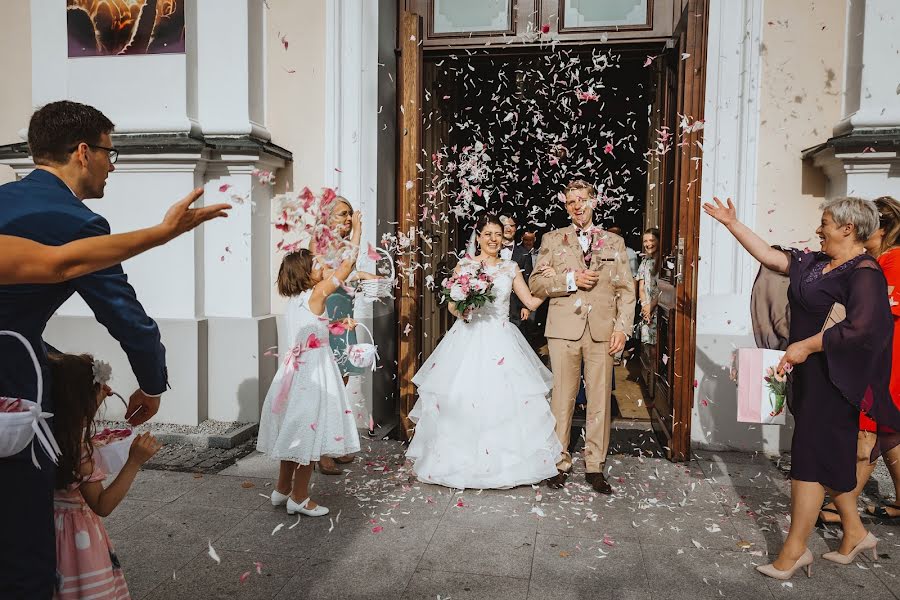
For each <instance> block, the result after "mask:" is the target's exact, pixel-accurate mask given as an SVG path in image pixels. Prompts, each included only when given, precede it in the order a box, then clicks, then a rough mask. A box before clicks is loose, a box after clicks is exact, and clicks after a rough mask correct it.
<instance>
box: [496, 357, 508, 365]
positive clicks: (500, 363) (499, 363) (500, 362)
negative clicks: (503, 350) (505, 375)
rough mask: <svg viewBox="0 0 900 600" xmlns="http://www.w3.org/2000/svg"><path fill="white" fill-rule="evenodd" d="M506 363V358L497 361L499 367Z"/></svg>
mask: <svg viewBox="0 0 900 600" xmlns="http://www.w3.org/2000/svg"><path fill="white" fill-rule="evenodd" d="M505 361H506V357H503V356H501V357H500V360H498V361H497V364H498V365H503V363H504V362H505Z"/></svg>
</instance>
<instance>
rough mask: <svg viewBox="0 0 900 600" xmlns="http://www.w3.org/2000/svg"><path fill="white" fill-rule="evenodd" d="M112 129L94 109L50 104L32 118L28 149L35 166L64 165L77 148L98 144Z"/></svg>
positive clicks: (56, 103)
mask: <svg viewBox="0 0 900 600" xmlns="http://www.w3.org/2000/svg"><path fill="white" fill-rule="evenodd" d="M114 128H115V125H113V122H112V121H110V120H109V119H108V118H107V117H106V115H104V114H103V113H102V112H100V111H99V110H97V109H96V108H94V107H93V106H88V105H87V104H79V103H78V102H71V101H69V100H61V101H59V102H51V103H50V104H46V105H44V106H43V107H42V108H40V109H39V110H37V111H35V113H34V114H33V115H31V121H30V122H29V124H28V148H29V149H30V150H31V156H32V157H33V159H34V164H36V165H53V164H65V163H67V162H68V161H69V155H70V154H71V153H72V149H73V148H75V147H76V146H78V144H80V143H82V142H84V143H85V144H99V143H100V136H101V135H103V134H104V133H112V130H113V129H114Z"/></svg>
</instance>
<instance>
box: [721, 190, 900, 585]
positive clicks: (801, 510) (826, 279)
mask: <svg viewBox="0 0 900 600" xmlns="http://www.w3.org/2000/svg"><path fill="white" fill-rule="evenodd" d="M714 200H715V204H709V203H707V204H704V205H703V209H704V210H705V211H706V213H707V214H708V215H710V216H712V217H713V218H714V219H716V220H717V221H719V222H720V223H722V224H723V225H725V227H726V228H727V229H728V231H729V232H731V234H732V235H734V237H735V238H736V239H737V241H738V242H740V244H741V245H742V246H743V247H744V248H745V249H746V250H747V251H748V252H749V253H750V254H751V255H752V256H753V257H754V258H756V259H757V260H758V261H760V262H761V263H762V264H763V265H764V266H766V267H767V268H769V269H771V270H773V271H776V272H780V273H784V274H786V275H788V276H789V277H790V288H789V291H788V302H789V304H790V312H791V323H790V345H789V346H788V348H787V350H786V351H785V354H784V357H783V358H782V360H781V363H780V364H779V365H778V371H779V372H785V371H786V370H790V371H791V382H792V388H793V402H792V406H791V411H792V412H793V414H794V422H795V427H794V434H793V439H792V441H791V459H792V464H791V525H790V530H789V531H788V535H787V538H786V539H785V542H784V546H783V547H782V548H781V552H780V553H779V554H778V557H777V558H776V559H775V561H774V562H773V563H772V564H768V565H764V566H760V567H757V570H758V571H759V572H760V573H762V574H764V575H767V576H768V577H773V578H775V579H781V580H785V579H790V578H791V577H792V576H793V575H794V573H795V572H796V571H798V570H799V569H804V568H805V569H806V570H807V574H809V569H810V566H811V565H812V562H813V555H812V552H810V550H809V547H808V546H807V539H808V538H809V534H810V533H811V532H812V530H813V527H814V526H815V523H816V519H817V517H818V514H819V510H820V508H821V506H822V500H823V499H824V496H825V492H826V491H827V492H828V493H829V494H830V495H831V497H832V498H833V499H834V501H835V505H836V506H837V510H838V512H839V514H840V517H841V526H842V528H843V530H844V536H843V538H842V540H841V542H840V547H839V548H838V550H837V551H834V552H828V553H826V554H825V555H823V558H825V559H827V560H830V561H833V562H836V563H839V564H850V563H852V562H853V561H854V559H855V558H856V556H857V555H858V554H860V553H861V552H864V551H865V552H871V553H872V554H875V552H876V549H875V548H876V545H877V543H878V539H877V538H876V537H875V536H874V535H873V534H872V533H870V532H868V531H866V528H865V526H864V525H863V523H862V521H861V520H860V516H859V512H858V511H857V508H856V497H855V496H854V494H853V489H854V488H855V487H856V451H857V438H858V431H859V415H860V412H861V411H862V412H865V413H867V414H868V415H869V416H870V417H872V418H873V419H874V420H875V422H876V423H878V432H877V434H876V435H877V441H876V444H875V448H874V449H873V452H872V456H871V457H870V458H871V459H872V460H874V459H875V458H877V457H878V455H880V454H883V453H885V452H888V451H890V450H891V449H892V448H893V447H894V446H896V445H897V444H898V442H900V436H898V434H897V433H896V432H898V431H900V411H898V409H897V407H896V406H894V403H893V402H892V401H891V396H890V391H889V383H890V375H891V373H890V366H891V364H890V360H885V357H890V354H891V348H892V338H893V327H892V325H893V316H892V315H891V307H890V303H889V302H888V286H887V281H886V280H885V277H884V274H883V273H882V271H881V268H880V267H879V266H878V263H877V261H876V260H875V259H874V258H873V257H871V256H870V255H868V254H866V251H865V244H866V242H867V240H868V239H869V238H870V237H871V236H872V234H873V233H875V231H876V229H878V210H877V209H876V208H875V205H874V204H873V203H872V202H869V201H866V200H861V199H859V198H836V199H833V200H829V201H828V202H825V203H824V204H823V205H822V207H821V208H822V218H821V224H820V226H819V228H818V229H817V230H816V234H817V235H818V236H819V239H820V240H821V244H822V249H821V251H819V252H805V251H803V250H797V249H793V248H792V249H788V250H787V251H782V250H779V249H776V248H772V247H771V246H770V245H769V244H768V243H767V242H766V241H764V240H763V239H762V238H760V237H759V236H758V235H756V234H755V233H754V232H753V231H751V230H750V229H749V228H748V227H747V226H746V225H744V224H742V223H741V222H740V221H738V219H737V215H736V211H735V208H734V205H733V204H732V203H731V200H730V199H729V200H728V201H727V204H722V202H720V201H719V199H718V198H716V199H714ZM836 303H840V304H842V305H843V306H844V307H845V309H846V315H847V316H846V319H844V320H843V321H841V322H839V323H837V324H835V325H833V326H832V327H830V328H826V325H827V321H828V317H829V315H830V314H831V311H832V308H833V306H834V305H835V304H836Z"/></svg>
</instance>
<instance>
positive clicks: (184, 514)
mask: <svg viewBox="0 0 900 600" xmlns="http://www.w3.org/2000/svg"><path fill="white" fill-rule="evenodd" d="M249 512H250V511H248V510H242V509H235V508H210V507H207V506H193V505H190V504H177V503H176V504H167V505H165V506H163V507H161V508H160V509H159V510H157V511H156V512H154V513H152V514H150V515H147V516H146V517H145V518H143V519H141V520H140V521H139V522H137V523H135V524H134V525H133V526H132V527H129V528H128V529H127V531H128V537H129V538H130V539H140V540H145V541H148V542H155V543H158V544H162V545H166V546H169V545H176V546H195V547H198V548H205V547H206V545H207V543H208V542H209V541H212V542H215V541H216V540H217V539H218V538H219V536H221V535H222V534H223V533H225V532H226V531H227V530H228V529H230V528H231V527H234V526H235V525H236V524H237V523H239V522H240V521H242V520H244V519H245V518H246V517H247V515H248V514H249Z"/></svg>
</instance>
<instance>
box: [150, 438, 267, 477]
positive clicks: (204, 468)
mask: <svg viewBox="0 0 900 600" xmlns="http://www.w3.org/2000/svg"><path fill="white" fill-rule="evenodd" d="M255 450H256V440H255V439H253V440H249V441H247V442H244V443H243V444H240V445H238V446H235V447H234V448H227V449H225V448H199V447H197V446H194V445H192V444H166V445H165V446H163V447H162V448H161V449H160V451H159V452H157V453H156V456H154V457H153V458H152V459H150V460H149V461H147V463H146V464H145V465H144V468H145V469H157V470H160V471H189V472H192V473H218V472H219V471H221V470H223V469H225V468H226V467H230V466H231V465H233V464H234V463H235V462H236V461H237V460H238V459H241V458H243V457H245V456H247V455H248V454H251V453H252V452H254V451H255Z"/></svg>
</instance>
